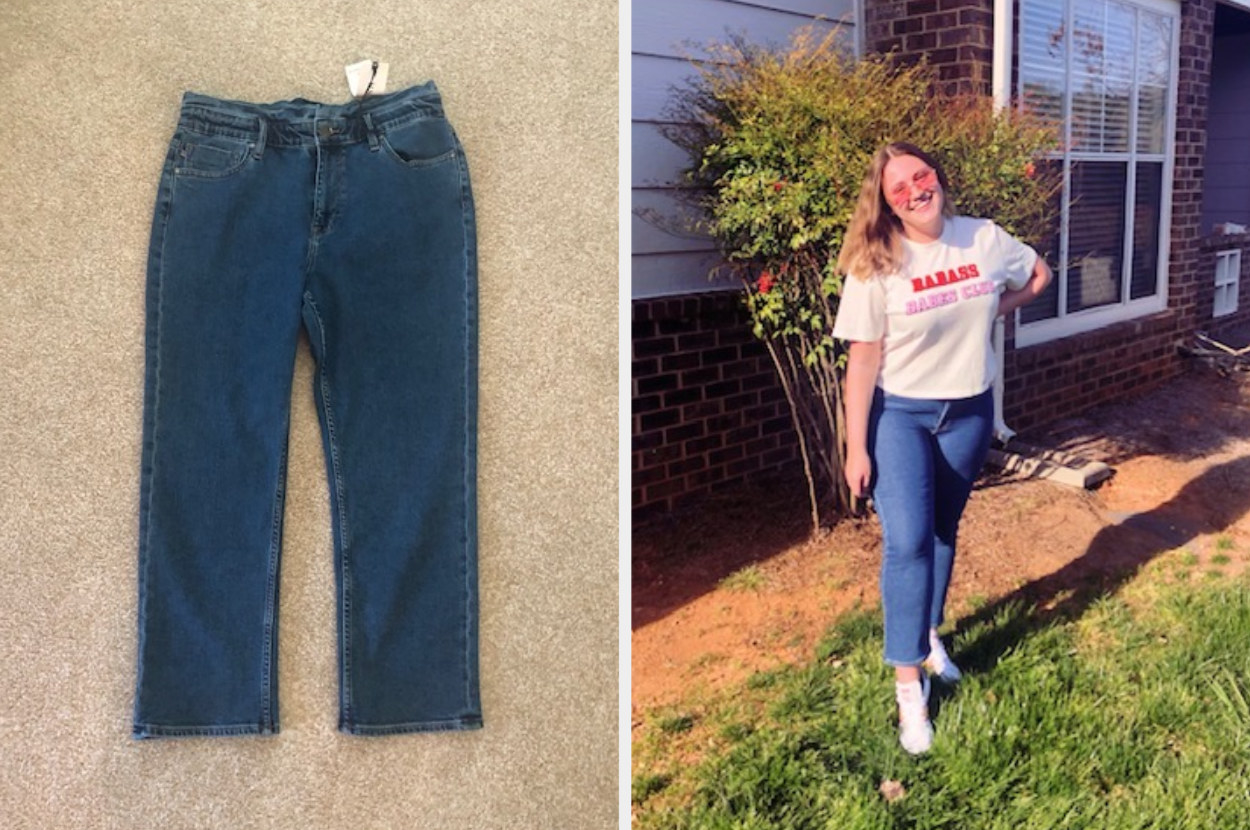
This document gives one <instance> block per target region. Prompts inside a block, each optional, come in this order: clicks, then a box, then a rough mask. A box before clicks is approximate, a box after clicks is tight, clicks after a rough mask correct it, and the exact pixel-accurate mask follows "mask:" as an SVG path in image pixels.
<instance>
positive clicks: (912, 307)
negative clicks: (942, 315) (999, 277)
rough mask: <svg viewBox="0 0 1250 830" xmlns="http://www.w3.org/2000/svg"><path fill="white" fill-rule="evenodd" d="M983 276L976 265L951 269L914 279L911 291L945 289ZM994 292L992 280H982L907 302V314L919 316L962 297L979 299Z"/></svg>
mask: <svg viewBox="0 0 1250 830" xmlns="http://www.w3.org/2000/svg"><path fill="white" fill-rule="evenodd" d="M980 276H981V272H980V271H978V270H977V266H976V265H960V266H959V267H958V268H951V269H950V270H948V271H938V272H936V273H933V274H926V275H925V276H923V277H914V278H913V279H912V281H911V290H912V292H913V293H916V294H918V293H920V292H922V291H929V290H931V289H934V288H944V287H946V286H949V285H954V284H955V283H960V282H966V281H968V280H975V279H977V278H979V277H980ZM993 291H994V283H993V282H992V281H991V280H981V281H980V282H974V283H969V284H967V285H961V286H960V287H959V288H958V289H954V288H951V289H948V290H946V291H937V292H935V293H932V294H925V295H924V296H922V297H919V298H918V299H915V300H908V301H907V309H906V310H907V313H908V314H919V313H920V312H922V311H928V310H930V309H933V308H941V307H942V306H946V305H950V304H951V303H954V302H957V301H958V300H959V298H960V296H961V295H962V296H963V298H964V299H965V300H970V299H972V298H973V297H979V296H981V295H982V294H989V293H991V292H993Z"/></svg>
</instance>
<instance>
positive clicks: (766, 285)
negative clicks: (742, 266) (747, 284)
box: [755, 271, 776, 294]
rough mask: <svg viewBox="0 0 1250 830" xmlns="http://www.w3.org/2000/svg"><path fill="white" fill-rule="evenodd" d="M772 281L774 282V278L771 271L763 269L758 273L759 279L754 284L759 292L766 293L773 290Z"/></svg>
mask: <svg viewBox="0 0 1250 830" xmlns="http://www.w3.org/2000/svg"><path fill="white" fill-rule="evenodd" d="M774 282H776V279H775V278H774V277H773V275H772V272H770V271H765V272H764V273H762V274H760V281H759V282H758V283H756V284H755V287H756V289H757V290H758V291H759V292H760V293H761V294H767V293H768V292H769V291H772V290H773V283H774Z"/></svg>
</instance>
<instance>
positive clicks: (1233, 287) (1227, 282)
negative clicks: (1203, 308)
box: [1211, 248, 1241, 317]
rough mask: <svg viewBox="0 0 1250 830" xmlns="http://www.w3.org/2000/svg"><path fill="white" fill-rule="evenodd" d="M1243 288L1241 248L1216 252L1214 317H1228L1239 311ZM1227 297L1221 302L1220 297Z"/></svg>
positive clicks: (1212, 314)
mask: <svg viewBox="0 0 1250 830" xmlns="http://www.w3.org/2000/svg"><path fill="white" fill-rule="evenodd" d="M1240 290H1241V249H1240V248H1233V249H1231V250H1227V251H1216V252H1215V300H1214V304H1213V309H1212V312H1211V316H1212V317H1227V316H1228V315H1229V314H1233V313H1235V312H1236V311H1237V297H1238V294H1239V293H1240ZM1221 296H1223V297H1224V298H1225V299H1224V300H1223V302H1221V300H1220V298H1221Z"/></svg>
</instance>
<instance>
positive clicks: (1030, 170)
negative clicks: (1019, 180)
mask: <svg viewBox="0 0 1250 830" xmlns="http://www.w3.org/2000/svg"><path fill="white" fill-rule="evenodd" d="M1036 174H1037V168H1036V167H1034V166H1033V162H1029V163H1028V164H1026V165H1024V177H1025V178H1026V179H1031V178H1033V176H1035V175H1036Z"/></svg>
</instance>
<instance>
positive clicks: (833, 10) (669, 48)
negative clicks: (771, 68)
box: [630, 0, 854, 57]
mask: <svg viewBox="0 0 1250 830" xmlns="http://www.w3.org/2000/svg"><path fill="white" fill-rule="evenodd" d="M807 5H809V6H824V7H825V9H824V10H823V11H820V12H814V13H813V12H807V13H796V12H786V11H777V10H775V9H769V8H765V7H762V6H751V5H745V4H741V3H725V2H723V0H685V2H681V3H659V4H657V3H643V4H635V5H634V15H633V20H632V23H631V26H630V29H631V35H632V37H633V43H632V47H631V48H632V49H633V51H634V52H635V53H637V54H643V55H667V56H671V57H686V56H696V57H702V56H703V55H704V54H705V53H704V52H703V46H704V45H705V44H707V43H709V42H711V41H724V40H726V39H727V35H728V34H729V33H733V34H740V35H743V36H745V37H746V39H747V40H749V41H751V42H752V43H758V44H761V45H769V46H785V45H786V44H787V43H789V42H790V38H791V37H792V36H793V35H794V31H795V30H796V29H798V28H799V27H801V26H804V25H813V26H815V27H816V29H817V30H818V31H819V32H821V33H822V34H823V33H825V32H828V31H829V30H831V29H833V28H835V27H836V25H837V21H838V19H839V18H841V17H843V16H844V15H845V22H846V23H847V24H849V26H848V27H847V29H846V31H847V33H848V35H849V34H850V33H851V32H853V31H854V19H853V12H854V7H853V6H852V5H851V4H850V3H845V2H828V3H809V4H807ZM817 14H820V15H823V17H824V19H819V18H817V16H816V15H817Z"/></svg>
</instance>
